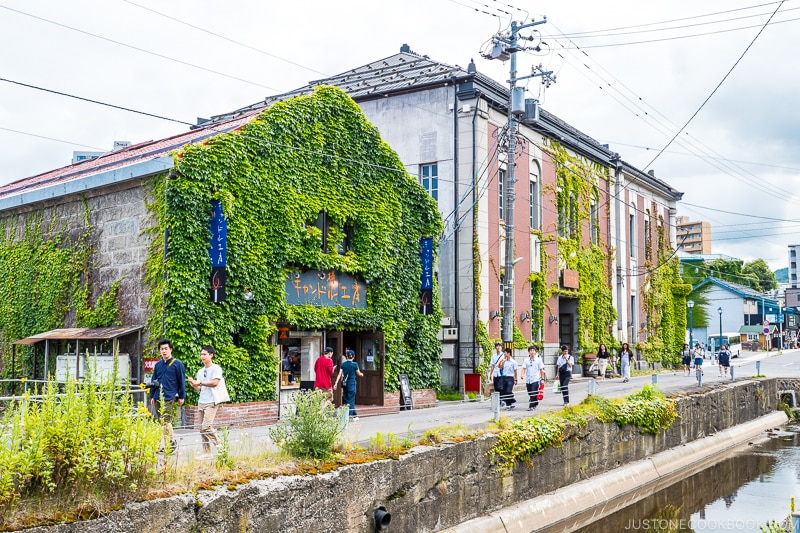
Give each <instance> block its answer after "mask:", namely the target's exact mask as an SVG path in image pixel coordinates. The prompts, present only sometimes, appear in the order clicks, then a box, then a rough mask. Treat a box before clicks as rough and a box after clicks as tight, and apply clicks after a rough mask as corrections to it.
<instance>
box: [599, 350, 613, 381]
mask: <svg viewBox="0 0 800 533" xmlns="http://www.w3.org/2000/svg"><path fill="white" fill-rule="evenodd" d="M610 357H611V354H610V353H608V348H606V345H605V344H601V345H600V347H599V348H598V349H597V368H598V369H599V370H600V381H605V380H606V367H608V360H609V358H610Z"/></svg>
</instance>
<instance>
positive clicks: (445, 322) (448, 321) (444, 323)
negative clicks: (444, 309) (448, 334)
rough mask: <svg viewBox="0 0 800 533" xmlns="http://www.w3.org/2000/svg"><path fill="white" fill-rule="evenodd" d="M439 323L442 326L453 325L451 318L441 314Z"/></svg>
mask: <svg viewBox="0 0 800 533" xmlns="http://www.w3.org/2000/svg"><path fill="white" fill-rule="evenodd" d="M440 324H441V326H442V327H443V328H449V327H451V326H452V325H453V319H452V317H449V316H443V317H442V320H441V322H440Z"/></svg>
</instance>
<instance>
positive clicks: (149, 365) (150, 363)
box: [144, 358, 161, 372]
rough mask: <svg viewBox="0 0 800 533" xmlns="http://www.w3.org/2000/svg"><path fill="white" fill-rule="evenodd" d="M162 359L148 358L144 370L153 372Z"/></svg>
mask: <svg viewBox="0 0 800 533" xmlns="http://www.w3.org/2000/svg"><path fill="white" fill-rule="evenodd" d="M160 360H161V359H160V358H156V359H150V358H146V359H145V360H144V371H145V372H152V371H153V370H155V369H156V363H158V362H159V361H160Z"/></svg>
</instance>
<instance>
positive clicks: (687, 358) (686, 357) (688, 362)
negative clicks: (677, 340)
mask: <svg viewBox="0 0 800 533" xmlns="http://www.w3.org/2000/svg"><path fill="white" fill-rule="evenodd" d="M681 362H682V363H683V370H684V372H686V375H687V376H688V375H690V374H691V369H692V352H691V350H689V345H688V344H684V345H683V350H681Z"/></svg>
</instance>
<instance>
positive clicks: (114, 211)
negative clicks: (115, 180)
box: [0, 180, 154, 325]
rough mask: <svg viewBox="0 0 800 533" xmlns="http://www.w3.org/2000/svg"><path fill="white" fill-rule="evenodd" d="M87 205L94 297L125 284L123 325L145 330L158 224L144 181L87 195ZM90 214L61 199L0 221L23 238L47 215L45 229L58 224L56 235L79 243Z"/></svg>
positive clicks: (18, 211)
mask: <svg viewBox="0 0 800 533" xmlns="http://www.w3.org/2000/svg"><path fill="white" fill-rule="evenodd" d="M85 200H86V206H88V210H89V223H90V224H91V225H92V226H93V227H94V230H95V231H94V233H93V235H92V237H93V240H94V245H95V255H94V257H92V262H93V267H94V268H93V271H92V276H93V279H92V282H93V283H94V286H95V293H94V294H93V295H92V297H93V298H94V297H97V296H98V295H99V294H100V292H101V291H104V290H107V289H108V288H109V286H110V285H111V284H112V283H114V282H115V281H120V291H119V302H120V310H121V317H120V319H121V321H122V323H123V324H125V325H144V323H145V319H146V317H147V299H148V298H149V291H148V290H147V288H146V287H145V285H144V284H143V283H142V282H141V280H142V279H144V266H143V265H144V261H145V259H146V258H147V255H148V248H149V246H150V238H151V237H150V236H148V235H146V234H145V233H144V230H145V229H147V228H149V227H152V225H153V222H154V221H153V220H152V219H151V216H150V214H149V213H148V212H147V205H146V202H147V201H148V199H147V194H146V189H145V187H144V185H143V184H142V182H141V181H140V180H135V181H130V182H126V183H124V184H121V185H116V186H111V187H106V188H102V189H99V190H92V191H87V192H86V195H85ZM84 209H85V207H84V203H83V200H82V199H81V198H80V197H77V196H72V197H70V198H67V199H64V198H59V199H58V201H57V202H56V201H52V200H51V201H47V202H40V203H36V204H31V205H26V206H23V207H20V208H17V209H15V210H14V211H13V214H11V215H9V216H6V217H4V218H3V219H2V220H1V221H0V222H3V223H5V224H6V228H7V229H6V231H10V230H11V229H14V230H15V231H16V233H15V235H16V237H17V238H21V237H22V234H23V231H24V228H25V224H26V221H28V220H30V219H31V217H32V216H34V215H36V216H38V215H41V216H42V227H44V228H48V227H50V225H51V223H53V227H55V229H56V231H60V230H62V229H66V231H67V234H68V235H69V236H70V238H73V239H75V238H77V237H78V236H79V235H81V234H82V233H83V232H84V231H85V230H86V227H85V221H84Z"/></svg>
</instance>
